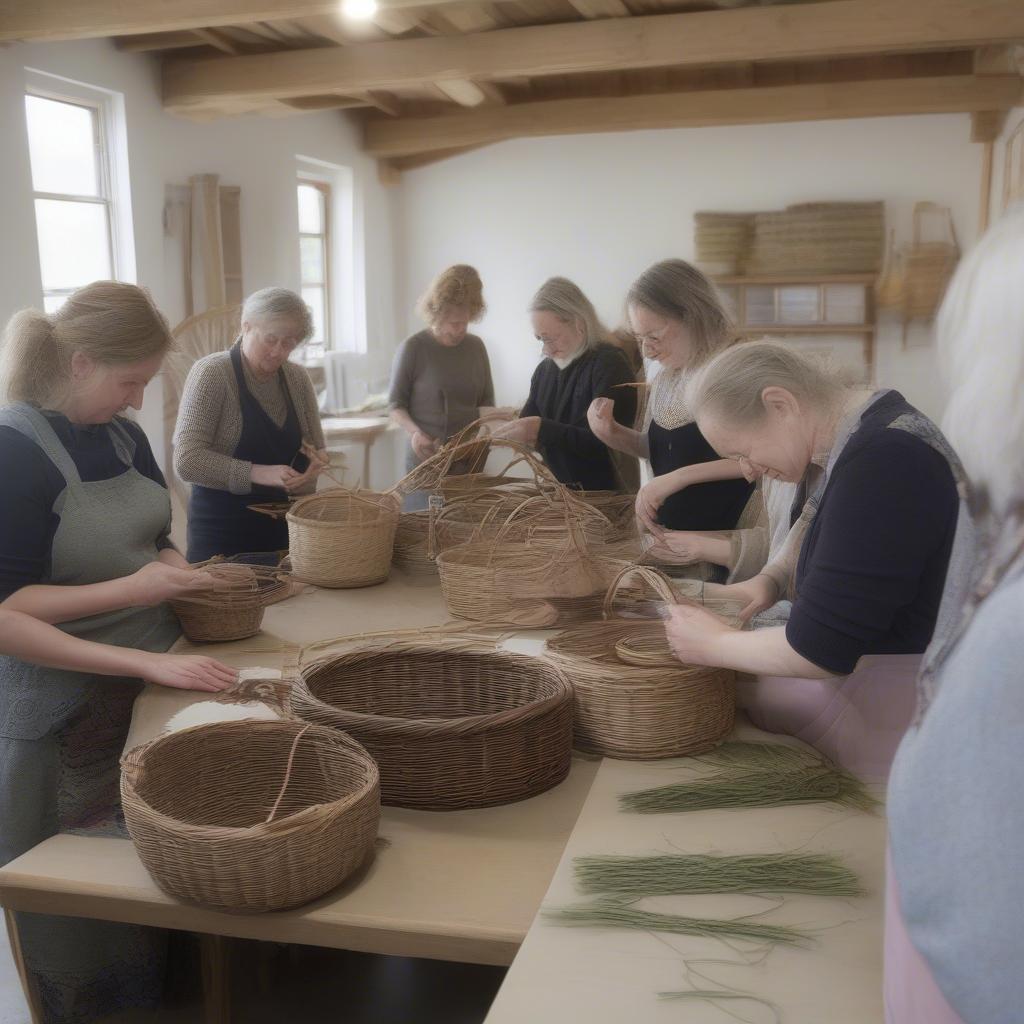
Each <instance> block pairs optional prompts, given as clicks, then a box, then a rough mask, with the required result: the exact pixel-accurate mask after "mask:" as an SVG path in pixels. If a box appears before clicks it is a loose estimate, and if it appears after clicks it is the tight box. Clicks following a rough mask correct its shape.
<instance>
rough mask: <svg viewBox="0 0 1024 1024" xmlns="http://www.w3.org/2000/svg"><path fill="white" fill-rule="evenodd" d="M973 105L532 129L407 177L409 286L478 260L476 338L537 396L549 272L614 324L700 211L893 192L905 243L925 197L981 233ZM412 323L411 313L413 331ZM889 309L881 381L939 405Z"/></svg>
mask: <svg viewBox="0 0 1024 1024" xmlns="http://www.w3.org/2000/svg"><path fill="white" fill-rule="evenodd" d="M969 136H970V125H969V120H968V118H967V116H966V115H943V116H930V117H899V118H876V119H870V120H857V121H829V122H818V123H808V124H792V125H766V126H752V127H729V128H695V129H679V130H672V131H661V132H633V133H627V134H616V135H580V136H568V137H564V138H545V139H524V140H517V141H514V142H508V143H502V144H500V145H496V146H490V147H488V148H486V149H482V150H479V151H477V152H474V153H470V154H467V155H465V156H461V157H456V158H455V159H452V160H446V161H444V162H442V163H439V164H436V165H432V166H430V167H428V168H424V169H422V170H419V171H414V172H411V173H408V174H407V175H406V176H405V183H404V186H403V193H404V194H403V197H402V204H403V217H402V238H401V243H400V245H399V247H398V251H399V255H400V257H401V259H402V266H403V281H404V284H403V288H404V291H403V294H404V300H405V308H406V310H410V309H411V308H412V305H413V301H414V299H415V296H416V295H417V294H418V292H419V291H420V290H421V289H422V288H423V287H424V285H425V284H426V283H427V282H428V281H429V279H430V277H431V275H432V274H434V273H435V272H436V271H437V270H438V269H440V268H441V267H443V266H445V265H447V264H448V263H453V262H468V263H472V264H474V265H476V266H477V267H478V268H479V270H480V272H481V274H482V276H483V279H484V289H485V296H486V298H487V302H488V305H489V307H490V310H489V313H488V315H487V318H486V320H485V321H484V322H483V323H482V325H481V330H480V333H481V335H482V337H483V338H484V339H485V341H486V342H487V345H488V348H489V351H490V354H491V359H492V362H493V365H494V372H495V379H496V382H497V389H498V396H497V397H498V401H499V402H515V401H518V400H520V399H522V398H523V397H525V394H526V391H527V388H528V386H529V379H530V374H531V372H532V369H533V366H534V365H535V364H536V360H537V346H536V343H535V342H533V340H532V337H531V334H530V330H529V324H528V320H527V317H526V314H525V312H524V310H525V307H526V305H527V303H528V302H529V300H530V297H531V295H532V294H533V292H534V290H535V289H536V288H537V287H538V286H539V285H540V284H541V283H542V281H543V280H544V279H545V278H546V277H548V276H550V275H552V274H562V275H565V276H567V277H571V278H572V279H574V280H575V281H576V282H577V284H579V285H580V287H582V288H583V290H584V291H585V292H587V294H588V295H589V296H590V298H591V299H592V300H593V302H594V304H595V305H596V306H597V308H598V312H599V313H601V314H602V316H603V317H604V318H605V319H606V321H607V322H608V323H609V325H610V326H613V325H614V324H616V323H618V322H619V321H620V316H621V308H622V299H623V296H624V293H625V290H626V288H627V287H628V285H629V283H630V282H631V281H632V280H633V278H634V277H636V275H637V274H639V273H640V271H642V270H643V269H644V268H645V267H646V266H647V265H648V264H650V263H653V262H654V261H656V260H658V259H663V258H665V257H668V256H678V257H682V258H684V259H692V257H693V251H694V250H693V214H694V212H695V211H697V210H764V209H774V208H780V207H783V206H785V205H787V204H789V203H794V202H806V201H812V200H829V199H832V200H842V199H850V200H856V199H884V200H885V201H886V205H887V214H888V218H889V220H890V223H891V224H892V225H893V226H895V227H896V228H897V234H898V238H902V239H904V240H905V239H906V238H907V236H908V234H909V231H910V211H911V208H912V206H913V203H914V202H915V200H919V199H930V200H934V201H936V202H940V203H943V204H946V205H948V206H950V207H952V209H953V214H954V218H955V221H956V227H957V232H958V234H959V237H960V240H961V243H962V244H965V245H966V244H969V243H970V242H971V241H972V240H973V238H974V235H975V232H976V229H977V216H978V192H979V183H980V161H981V147H980V146H977V145H972V144H971V143H970V142H969ZM415 326H416V324H415V321H414V320H413V319H412V317H411V316H409V317H408V319H407V322H406V327H407V328H409V329H410V330H411V329H412V328H414V327H415ZM900 334H901V331H900V329H899V327H898V326H897V325H895V324H894V323H893V322H892V321H891V319H888V318H887V319H885V321H884V324H883V329H882V331H881V335H880V338H879V344H878V349H879V352H878V374H877V378H878V380H879V382H880V383H883V384H886V385H889V386H893V387H898V388H900V389H901V390H902V391H904V393H905V394H906V395H907V397H908V398H909V400H910V401H912V402H914V403H916V404H918V405H919V406H920V407H921V408H922V409H923V410H925V411H926V412H928V413H929V414H931V415H937V414H938V413H940V412H941V408H942V405H943V402H944V398H943V391H942V387H941V384H940V381H939V379H938V373H937V368H936V366H935V359H934V349H933V347H932V346H931V344H930V338H929V332H928V331H927V330H926V329H915V330H914V331H913V332H912V334H911V337H910V339H909V340H910V342H911V344H912V345H915V346H917V347H912V348H910V349H908V350H907V351H903V349H902V343H901V338H900Z"/></svg>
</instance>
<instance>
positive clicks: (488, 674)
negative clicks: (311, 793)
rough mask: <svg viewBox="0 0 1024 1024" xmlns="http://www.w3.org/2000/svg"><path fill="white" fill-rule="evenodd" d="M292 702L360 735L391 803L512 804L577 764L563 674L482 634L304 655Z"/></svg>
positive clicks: (435, 806) (309, 716)
mask: <svg viewBox="0 0 1024 1024" xmlns="http://www.w3.org/2000/svg"><path fill="white" fill-rule="evenodd" d="M291 710H292V712H293V713H294V714H297V715H298V716H299V717H300V718H303V719H305V720H306V721H311V722H317V723H318V724H320V725H329V726H333V727H334V728H335V729H341V730H344V731H345V732H347V733H349V734H350V735H352V736H354V737H355V738H356V739H357V740H358V741H359V742H360V743H362V744H363V746H365V747H366V749H367V750H368V751H370V753H371V754H372V755H373V757H374V759H375V760H376V761H377V764H378V766H379V767H380V778H381V796H382V799H383V802H384V803H385V804H392V805H396V806H399V807H418V808H422V809H424V810H433V811H440V810H452V809H456V808H464V807H488V806H492V805H496V804H506V803H512V802H513V801H516V800H523V799H525V798H526V797H530V796H535V795H536V794H537V793H542V792H543V791H544V790H546V789H550V788H551V787H552V786H555V785H557V784H558V783H559V782H561V781H562V780H563V779H564V778H565V776H566V774H567V773H568V771H569V761H570V757H571V747H572V688H571V687H570V685H569V683H568V681H567V680H566V678H565V676H564V675H563V674H562V673H561V671H560V670H559V669H557V668H555V667H554V666H553V665H551V664H549V663H548V662H546V661H545V660H543V659H539V658H530V657H526V656H525V655H521V654H513V653H510V652H507V651H499V650H497V649H496V648H495V646H494V644H493V643H487V642H484V641H481V640H480V639H479V638H467V637H460V636H457V635H448V636H445V637H443V638H440V639H428V638H425V639H416V640H412V639H406V638H401V639H395V640H393V641H391V642H384V641H382V640H381V639H380V638H375V640H374V641H373V642H372V643H368V644H367V645H365V646H361V647H358V648H356V649H354V650H349V651H346V652H344V653H342V654H336V655H332V656H330V657H327V658H324V659H321V660H319V661H316V662H313V663H311V664H310V665H308V666H306V667H305V668H304V669H303V670H302V673H301V677H300V679H299V680H298V681H297V682H296V684H295V686H294V688H293V690H292V695H291Z"/></svg>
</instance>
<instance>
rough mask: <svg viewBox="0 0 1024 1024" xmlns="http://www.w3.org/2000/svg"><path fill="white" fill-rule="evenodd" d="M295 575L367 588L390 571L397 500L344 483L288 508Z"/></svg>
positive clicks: (321, 582)
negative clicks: (352, 487)
mask: <svg viewBox="0 0 1024 1024" xmlns="http://www.w3.org/2000/svg"><path fill="white" fill-rule="evenodd" d="M287 520H288V541H289V549H288V550H289V555H290V558H291V565H292V575H293V576H294V578H295V579H297V580H299V581H300V582H302V583H312V584H314V585H315V586H318V587H331V588H340V587H368V586H372V585H373V584H376V583H383V582H384V580H386V579H387V578H388V573H389V572H390V570H391V556H392V553H393V551H394V544H395V531H396V530H397V528H398V499H397V498H396V497H395V496H394V495H393V494H380V493H377V492H375V491H365V490H359V491H354V490H347V489H345V488H342V487H338V488H333V489H331V490H327V491H320V492H319V493H318V494H311V495H310V496H309V497H307V498H302V499H301V500H300V501H297V502H296V503H295V504H294V505H293V506H292V507H291V509H290V511H289V512H288V516H287Z"/></svg>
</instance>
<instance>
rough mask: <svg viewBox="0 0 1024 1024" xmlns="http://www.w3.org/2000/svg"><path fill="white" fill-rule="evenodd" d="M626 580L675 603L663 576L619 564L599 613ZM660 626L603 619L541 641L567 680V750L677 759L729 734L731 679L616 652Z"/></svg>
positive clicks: (727, 674) (731, 676)
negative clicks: (570, 698)
mask: <svg viewBox="0 0 1024 1024" xmlns="http://www.w3.org/2000/svg"><path fill="white" fill-rule="evenodd" d="M631 576H637V577H639V579H640V580H642V581H643V582H644V583H645V584H646V585H648V586H651V587H652V588H653V589H654V590H655V592H656V593H657V595H658V596H659V597H660V598H662V599H663V600H665V601H667V602H669V603H676V595H675V593H674V591H673V590H672V587H671V585H670V583H669V581H668V579H667V578H666V577H664V576H663V575H662V574H661V573H659V572H657V571H656V570H653V569H650V568H648V567H644V566H627V567H625V568H624V569H623V570H622V571H621V572H620V573H619V574H618V576H617V577H616V578H615V580H614V581H613V583H612V585H611V586H610V587H609V590H608V595H607V598H606V607H608V608H609V609H611V608H612V606H613V604H614V601H615V599H616V597H617V596H618V594H619V592H620V590H621V589H622V587H623V586H624V585H625V584H626V582H627V581H628V579H629V578H630V577H631ZM658 629H660V630H661V632H662V633H664V627H663V626H662V624H661V623H660V622H658V623H652V622H651V621H650V620H643V619H626V618H618V617H614V615H613V617H610V618H608V619H606V620H604V621H600V622H588V623H583V624H581V625H579V626H574V627H571V628H569V629H566V630H564V631H562V632H561V633H559V634H558V636H556V637H554V638H553V639H552V640H549V641H548V644H547V651H546V656H547V657H548V658H549V659H550V660H551V661H552V662H553V663H554V664H556V665H557V666H558V667H559V668H561V669H562V670H563V671H564V672H565V674H566V675H567V676H568V677H569V679H570V681H571V682H572V685H573V691H574V718H573V721H574V726H573V744H574V746H575V747H576V748H577V749H579V750H584V751H587V752H589V753H594V754H603V755H604V756H606V757H614V758H625V759H635V760H656V759H659V758H667V757H685V756H690V755H693V754H698V753H701V752H702V751H705V750H710V749H711V748H712V747H715V746H717V745H718V744H719V743H720V742H721V741H722V740H723V739H724V738H725V737H726V736H727V735H728V734H729V732H730V731H731V730H732V727H733V719H734V715H735V703H736V701H735V674H734V673H733V672H731V671H727V670H725V669H712V668H704V667H698V666H691V665H683V664H682V663H680V662H674V663H667V662H664V661H662V660H660V658H659V660H658V662H657V663H656V664H648V665H644V666H641V665H637V664H636V662H635V661H631V662H626V661H623V659H622V658H621V657H620V656H619V653H618V650H617V648H619V646H620V645H621V644H622V643H623V642H624V641H628V640H631V639H632V638H635V637H637V636H638V635H639V636H647V637H650V636H652V635H654V634H655V632H656V630H658Z"/></svg>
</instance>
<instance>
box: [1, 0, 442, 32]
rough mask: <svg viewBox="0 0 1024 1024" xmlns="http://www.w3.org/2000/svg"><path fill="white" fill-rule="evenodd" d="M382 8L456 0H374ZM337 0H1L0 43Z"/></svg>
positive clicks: (252, 17) (297, 11)
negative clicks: (377, 1)
mask: <svg viewBox="0 0 1024 1024" xmlns="http://www.w3.org/2000/svg"><path fill="white" fill-rule="evenodd" d="M379 2H380V5H381V7H382V8H389V9H390V8H394V9H398V8H405V7H421V6H423V5H424V4H426V3H429V5H430V6H431V7H435V6H438V5H441V4H447V3H456V2H460V0H379ZM338 4H339V0H172V2H169V0H130V2H127V0H4V3H3V13H2V15H0V42H4V41H7V42H10V41H13V40H32V39H54V40H56V39H90V38H97V37H100V36H128V35H140V34H148V33H153V32H177V31H185V30H191V29H197V28H221V27H223V26H225V25H244V24H247V23H249V22H265V21H290V20H293V19H299V18H315V17H319V16H321V15H328V16H331V15H335V14H337V12H338Z"/></svg>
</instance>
